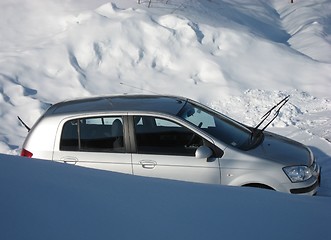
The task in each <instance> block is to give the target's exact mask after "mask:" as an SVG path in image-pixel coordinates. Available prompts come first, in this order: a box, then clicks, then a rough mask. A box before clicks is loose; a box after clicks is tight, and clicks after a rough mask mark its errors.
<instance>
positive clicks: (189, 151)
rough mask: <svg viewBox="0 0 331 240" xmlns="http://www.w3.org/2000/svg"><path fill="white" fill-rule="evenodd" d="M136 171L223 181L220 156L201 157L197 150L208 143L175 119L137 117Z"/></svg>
mask: <svg viewBox="0 0 331 240" xmlns="http://www.w3.org/2000/svg"><path fill="white" fill-rule="evenodd" d="M134 122H135V140H136V148H137V149H136V152H137V153H133V154H132V164H133V174H135V175H140V176H148V177H157V178H166V179H175V180H182V181H189V182H200V183H213V184H219V183H220V170H219V162H218V158H208V159H206V158H205V159H199V158H197V157H195V151H196V149H197V148H198V147H199V146H201V145H205V144H209V142H207V141H206V140H205V139H203V138H202V137H200V136H199V135H197V134H195V133H194V132H193V131H191V130H190V129H188V128H186V127H184V126H182V125H180V124H178V123H175V122H174V121H172V120H168V119H165V118H159V117H151V116H135V117H134Z"/></svg>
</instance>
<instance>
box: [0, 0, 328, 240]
mask: <svg viewBox="0 0 331 240" xmlns="http://www.w3.org/2000/svg"><path fill="white" fill-rule="evenodd" d="M289 2H290V1H288V0H264V1H260V0H249V1H246V0H217V1H216V0H168V1H165V0H158V1H156V0H155V1H152V2H151V3H152V4H151V6H150V8H148V1H141V4H138V3H137V1H135V0H113V1H112V2H109V1H107V0H68V1H62V2H61V1H55V0H30V1H25V0H14V1H11V0H2V1H1V2H0V9H1V10H0V13H1V14H0V121H1V124H0V153H3V154H7V155H0V164H1V167H0V179H1V181H0V184H1V185H0V186H1V188H0V192H1V198H0V223H1V231H0V232H1V233H0V234H8V235H3V236H4V237H2V236H1V235H0V239H41V236H42V235H47V236H48V237H47V238H49V236H51V234H54V235H52V236H54V237H53V238H54V239H63V238H69V236H70V238H71V239H72V238H73V237H75V236H76V235H75V234H76V232H79V233H77V234H79V235H77V236H78V237H76V238H77V239H84V238H86V239H87V238H89V239H90V238H92V237H91V236H92V235H91V234H92V233H94V234H96V235H94V236H96V237H93V238H95V239H97V238H106V237H104V236H107V237H111V236H114V237H116V238H120V239H128V238H130V239H132V238H138V239H141V238H142V237H141V236H142V235H139V234H138V232H139V231H140V232H139V233H141V234H142V233H144V234H146V239H152V237H153V236H155V234H158V235H157V236H160V237H158V238H161V239H162V238H164V239H169V238H170V237H171V238H176V237H173V235H174V236H177V238H178V239H179V238H180V239H182V238H187V239H189V238H191V239H192V238H193V239H201V238H202V237H201V236H206V238H211V237H213V238H214V237H218V236H223V234H225V235H224V236H225V237H228V238H231V236H234V237H233V238H239V237H240V236H242V237H240V238H243V237H246V235H245V232H246V233H247V234H248V236H251V235H252V236H253V235H254V234H259V233H261V236H262V237H263V238H266V237H267V234H268V233H270V232H275V234H272V235H271V236H268V237H271V239H279V238H280V232H279V227H278V226H279V225H277V224H281V225H280V226H282V227H285V228H286V229H285V232H286V231H287V232H288V231H290V229H289V228H290V227H288V226H287V225H289V226H293V231H292V232H291V231H290V233H289V235H288V236H289V238H288V239H290V236H294V234H295V233H297V232H298V234H299V235H298V236H301V239H302V237H303V239H309V238H308V237H310V236H312V234H314V233H320V234H322V235H320V236H317V237H318V238H319V239H327V238H330V237H331V233H330V232H331V231H330V230H329V229H328V227H327V226H326V223H327V222H330V216H331V214H329V215H327V214H326V213H329V212H331V200H330V197H331V157H330V156H331V143H330V142H331V130H330V129H331V120H330V119H331V94H330V89H331V27H330V26H331V1H330V0H307V1H300V0H294V3H293V4H290V3H289ZM122 93H125V94H130V93H161V94H175V95H182V96H187V97H190V98H193V99H195V100H198V101H200V102H203V103H205V104H207V105H209V106H211V107H213V108H215V109H217V110H219V111H221V112H223V113H225V114H227V115H229V116H231V117H233V118H234V119H236V120H239V121H242V122H244V123H246V124H249V125H256V124H257V123H258V122H259V121H260V117H261V116H262V115H263V114H264V113H265V112H266V111H267V110H268V108H270V107H271V106H272V105H274V104H275V103H276V102H278V101H279V100H281V99H282V98H283V97H285V96H287V95H290V100H289V102H288V104H287V105H285V106H284V108H283V109H282V111H281V113H280V115H279V116H278V117H277V119H276V120H275V121H274V123H273V124H272V125H271V126H270V127H269V128H268V129H269V130H270V131H274V132H277V133H280V134H282V135H284V136H288V137H290V138H293V139H295V140H298V141H300V142H302V143H304V144H306V145H308V146H310V147H311V148H312V150H313V152H314V154H315V156H316V157H317V161H318V163H319V164H320V165H321V166H322V186H321V188H320V191H319V193H318V196H317V197H314V198H306V197H298V196H290V195H283V194H279V193H270V192H265V191H261V190H255V189H254V190H243V189H236V188H226V187H216V186H205V185H203V186H201V185H195V184H187V183H180V184H179V183H177V182H172V181H170V182H168V181H164V180H160V181H159V180H150V179H149V180H146V179H143V178H135V177H130V176H122V175H117V174H115V175H113V173H110V172H108V173H105V172H102V171H96V170H88V169H80V168H77V169H75V168H74V167H69V168H68V169H67V167H64V166H62V165H58V164H52V163H44V162H43V161H36V160H26V159H24V160H22V159H20V158H19V157H15V156H8V154H9V155H18V154H19V152H20V147H21V145H22V143H23V141H24V138H25V136H26V135H27V132H26V130H25V128H24V127H22V125H21V124H20V123H19V122H18V120H17V116H18V115H19V116H20V117H21V118H22V119H23V120H24V121H25V122H26V123H27V124H28V125H29V126H32V125H33V123H34V122H35V121H36V119H37V118H38V117H39V116H40V115H41V114H42V113H43V112H44V110H45V109H46V108H47V107H48V106H49V104H52V103H55V102H58V101H62V100H65V99H69V98H76V97H84V96H92V95H105V94H122ZM53 169H54V170H53ZM43 171H46V172H47V174H46V173H42V172H43ZM53 171H54V172H53ZM62 175H63V180H62V178H61V176H62ZM70 176H73V180H71V177H70ZM103 180H106V181H112V182H115V183H114V184H113V183H112V184H111V185H110V187H109V189H112V188H115V189H116V191H115V193H116V194H120V195H119V196H117V195H114V194H115V193H114V192H111V191H110V190H106V189H108V188H107V184H108V182H107V184H106V183H104V181H103ZM80 181H83V182H84V183H85V184H86V185H87V186H86V185H83V184H80ZM122 181H123V184H124V185H125V188H124V189H123V192H121V191H120V189H119V188H118V187H116V186H117V185H116V183H118V184H119V183H120V182H122ZM150 181H151V182H150ZM89 182H90V184H89ZM135 182H137V183H138V184H137V185H138V186H137V189H139V190H141V191H143V193H139V192H138V190H135V189H136V188H135V187H136V186H135V187H134V186H131V185H134V183H135ZM145 184H146V185H147V187H146V188H151V189H150V190H151V191H152V192H151V193H149V194H146V192H147V190H146V189H145V187H144V185H145ZM99 185H100V186H99ZM142 185H143V186H142ZM156 189H160V190H159V191H158V190H156ZM30 190H31V191H30ZM53 190H54V191H53ZM62 190H63V191H62ZM104 191H106V192H104ZM131 191H134V193H131ZM29 192H31V194H29ZM85 194H86V195H88V197H87V198H84V196H86V195H85ZM144 194H146V198H144ZM158 194H159V195H158ZM174 194H175V195H179V196H178V199H176V197H171V195H174ZM3 196H8V197H3ZM190 196H191V197H192V198H194V199H193V200H192V199H191V198H190ZM224 196H226V197H225V198H224ZM230 196H231V197H230ZM39 197H40V198H41V199H40V198H39ZM134 197H138V200H137V202H135V201H134ZM125 198H129V200H127V201H123V204H121V201H120V200H123V199H125ZM149 198H150V199H149ZM70 199H72V201H70ZM215 199H217V200H215ZM243 199H245V201H244V202H243ZM42 200H44V201H42ZM99 200H100V201H101V205H100V206H99V205H98V201H99ZM176 200H178V205H177V204H176ZM255 201H257V202H255ZM107 202H112V203H109V205H107ZM185 202H188V204H189V206H184V203H185ZM148 204H150V206H149V205H148ZM228 204H230V205H231V206H230V207H229V208H227V205H228ZM90 205H91V206H90ZM284 205H285V207H284V209H279V208H282V206H284ZM317 205H318V207H317ZM53 206H55V207H54V208H53ZM89 206H90V207H91V208H89ZM114 206H115V207H114ZM134 206H136V208H139V206H141V209H140V210H137V209H136V208H134ZM62 207H63V208H62ZM126 207H128V208H127V209H126ZM195 208H197V209H198V210H197V211H196V212H194V211H193V209H195ZM246 208H247V209H246ZM269 208H270V209H269ZM292 208H295V210H292ZM61 209H62V210H63V211H62V212H61V211H60V210H61ZM82 209H83V210H82ZM103 209H104V210H105V211H103ZM149 210H151V211H149ZM122 211H124V213H123V215H121V214H122ZM154 211H155V212H157V213H153V212H154ZM177 211H178V214H176V212H177ZM65 212H67V213H68V214H65ZM57 213H58V214H59V215H57ZM111 213H114V215H113V216H110V215H111ZM144 213H145V215H144ZM34 214H35V216H36V218H34V217H33V216H34ZM69 214H73V215H74V214H76V216H77V218H75V217H70V216H69ZM99 214H100V215H99ZM135 214H138V215H143V216H136V215H135ZM268 214H269V215H268ZM305 214H307V215H305ZM54 215H57V216H54ZM85 215H91V218H90V219H87V218H84V217H85ZM251 215H254V216H253V217H252V218H251ZM270 215H271V216H270ZM133 216H134V217H133ZM162 216H164V217H162ZM116 217H119V218H120V220H119V222H116ZM282 217H284V219H285V220H284V219H282ZM126 218H128V219H129V221H128V223H126V222H125V220H126ZM309 218H311V219H313V218H314V220H313V226H314V227H315V228H316V229H317V230H316V231H314V230H313V228H314V227H313V228H312V227H311V225H308V223H307V222H302V221H303V220H302V219H309ZM31 219H32V221H31ZM44 219H46V220H45V221H44ZM92 219H93V220H94V221H92ZM97 219H99V220H98V221H97ZM151 219H154V220H151ZM190 219H191V220H190ZM236 219H240V220H238V221H239V222H240V224H239V227H243V225H244V222H245V221H247V225H246V227H245V228H244V230H243V231H242V232H240V231H238V230H234V229H233V228H231V226H233V225H236V222H235V221H236ZM252 219H254V220H255V221H257V223H258V224H256V225H255V222H254V221H252ZM261 219H268V220H270V221H271V224H270V225H268V221H265V220H263V221H262V220H261ZM293 219H294V220H293ZM226 220H228V221H226ZM308 221H309V224H311V221H310V220H308ZM314 221H316V222H315V223H314ZM135 222H137V223H135ZM299 223H300V224H299ZM57 224H58V225H57ZM89 224H91V229H86V228H88V226H89ZM108 224H109V225H108ZM126 224H127V225H126ZM291 224H292V225H291ZM38 225H40V226H41V228H42V227H44V229H49V230H50V231H49V232H48V231H47V230H44V231H41V232H37V230H36V229H37V228H38ZM110 225H112V226H113V227H112V228H109V229H108V228H107V227H108V226H110ZM200 225H201V227H202V228H205V229H206V230H201V231H200V230H199V229H198V226H200ZM223 225H224V226H225V227H222V226H223ZM261 225H262V228H261ZM181 226H183V228H181ZM275 226H277V227H275ZM309 226H310V227H309ZM3 227H6V229H8V230H7V231H5V232H4V231H2V230H3V229H5V228H3ZM80 227H81V228H80ZM125 227H128V228H130V229H132V235H130V231H128V230H123V229H126V228H125ZM218 227H219V228H218ZM254 227H256V229H258V231H255V229H254ZM19 228H23V230H22V231H18V230H17V229H19ZM94 228H95V229H100V232H98V233H96V231H94V230H93V229H94ZM113 228H115V229H114V231H113V235H111V229H113ZM300 228H302V231H304V233H306V234H307V235H300V234H303V233H302V232H300V231H299V229H300ZM59 229H60V230H59ZM181 229H182V230H183V232H182V234H179V235H178V233H179V232H180V230H181ZM235 229H237V228H235ZM307 229H310V230H309V231H307ZM273 230H274V231H273ZM276 230H277V231H276ZM57 231H59V232H58V233H56V232H57ZM120 232H123V234H124V236H125V237H123V238H121V237H120V235H119V233H120ZM66 233H67V234H68V237H63V236H64V235H65V234H66ZM84 233H86V235H84ZM184 233H185V234H187V235H185V234H184ZM103 234H105V235H103ZM135 234H136V236H139V237H135ZM218 234H219V235H218ZM231 234H232V235H231ZM241 234H242V235H241ZM29 236H31V237H29ZM33 236H34V237H33ZM256 237H257V238H259V235H256ZM262 237H260V238H262ZM278 237H279V238H278ZM154 238H155V237H153V239H154ZM204 238H205V237H204ZM294 239H298V238H295V237H294Z"/></svg>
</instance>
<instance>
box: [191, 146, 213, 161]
mask: <svg viewBox="0 0 331 240" xmlns="http://www.w3.org/2000/svg"><path fill="white" fill-rule="evenodd" d="M212 155H213V151H212V150H211V149H210V148H209V147H207V146H200V147H198V149H197V150H196V151H195V157H196V158H210V157H211V156H212Z"/></svg>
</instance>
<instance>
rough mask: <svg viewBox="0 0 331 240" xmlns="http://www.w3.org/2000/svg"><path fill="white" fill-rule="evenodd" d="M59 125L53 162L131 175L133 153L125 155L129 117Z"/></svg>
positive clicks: (70, 122) (79, 120) (102, 118)
mask: <svg viewBox="0 0 331 240" xmlns="http://www.w3.org/2000/svg"><path fill="white" fill-rule="evenodd" d="M60 126H61V127H60V130H59V131H60V133H59V134H58V137H57V141H56V143H57V144H55V148H54V155H53V160H55V161H60V162H65V163H68V164H75V165H78V166H83V167H89V168H96V169H102V170H109V171H115V172H122V173H129V174H132V165H131V154H129V153H126V149H127V147H128V143H127V140H126V139H127V138H126V135H127V127H126V117H124V116H120V115H119V116H95V117H86V118H78V119H70V120H67V121H64V122H63V123H62V124H61V125H60Z"/></svg>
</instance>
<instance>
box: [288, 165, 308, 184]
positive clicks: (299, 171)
mask: <svg viewBox="0 0 331 240" xmlns="http://www.w3.org/2000/svg"><path fill="white" fill-rule="evenodd" d="M283 170H284V172H285V173H286V175H287V176H288V178H289V179H290V180H291V182H302V181H305V180H307V179H309V178H311V177H312V176H313V174H312V172H311V170H310V168H308V167H307V166H291V167H284V168H283Z"/></svg>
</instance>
